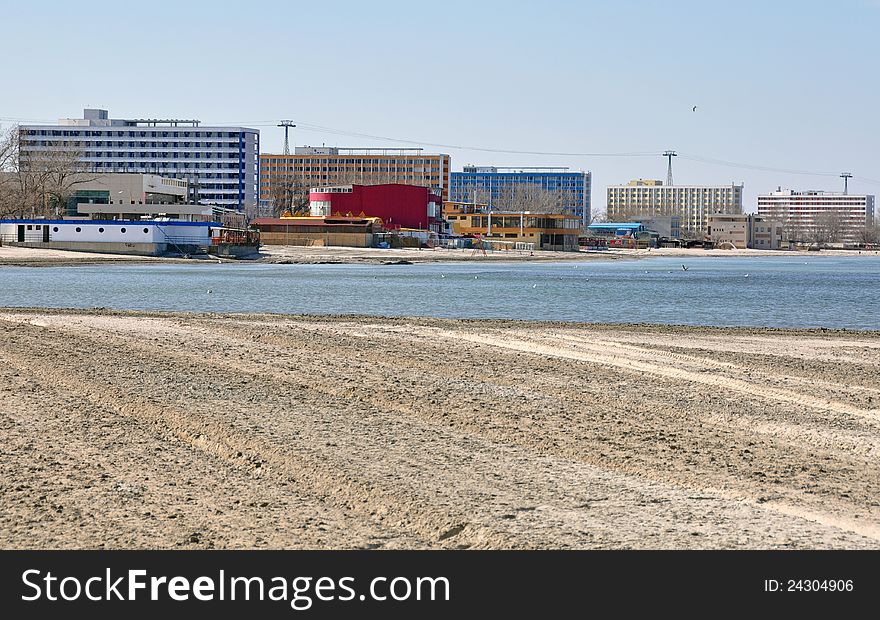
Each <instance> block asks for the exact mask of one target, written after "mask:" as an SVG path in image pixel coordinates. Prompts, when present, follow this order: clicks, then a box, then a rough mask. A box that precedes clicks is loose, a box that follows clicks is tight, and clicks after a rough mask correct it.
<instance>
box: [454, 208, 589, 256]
mask: <svg viewBox="0 0 880 620" xmlns="http://www.w3.org/2000/svg"><path fill="white" fill-rule="evenodd" d="M443 217H444V219H446V220H447V221H448V222H449V223H450V225H451V226H452V231H453V232H454V233H455V234H458V235H477V234H479V235H480V236H482V237H483V238H484V239H486V240H489V241H506V242H509V243H534V244H535V248H537V249H541V250H561V251H572V252H576V251H577V250H578V234H579V232H580V227H581V218H580V216H577V215H571V214H568V213H529V212H528V211H523V212H516V213H514V212H503V211H487V210H486V207H485V206H484V205H476V206H475V205H474V204H473V203H463V202H444V203H443Z"/></svg>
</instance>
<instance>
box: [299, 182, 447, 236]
mask: <svg viewBox="0 0 880 620" xmlns="http://www.w3.org/2000/svg"><path fill="white" fill-rule="evenodd" d="M440 205H441V200H440V196H437V195H436V194H434V193H432V192H431V190H429V189H428V188H426V187H418V186H416V185H402V184H399V183H389V184H385V185H336V186H333V187H317V188H314V189H312V191H311V192H309V206H310V209H311V213H312V215H313V216H315V215H323V216H331V215H332V216H354V217H378V218H379V219H381V220H382V225H383V227H384V228H385V229H389V230H395V229H398V228H418V229H429V230H439V222H438V221H437V220H439V219H440Z"/></svg>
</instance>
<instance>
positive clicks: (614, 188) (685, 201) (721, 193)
mask: <svg viewBox="0 0 880 620" xmlns="http://www.w3.org/2000/svg"><path fill="white" fill-rule="evenodd" d="M742 190H743V186H742V185H735V184H731V185H717V186H706V185H664V184H663V182H662V181H659V180H655V179H638V180H634V181H630V182H629V183H627V184H626V185H611V186H609V187H608V189H607V196H606V206H607V211H608V220H609V221H612V222H623V221H629V220H631V219H633V218H636V217H651V216H678V217H680V218H681V234H682V236H683V237H691V238H697V239H702V238H703V236H704V235H705V233H706V226H707V225H708V218H709V215H710V214H712V213H730V214H740V213H742Z"/></svg>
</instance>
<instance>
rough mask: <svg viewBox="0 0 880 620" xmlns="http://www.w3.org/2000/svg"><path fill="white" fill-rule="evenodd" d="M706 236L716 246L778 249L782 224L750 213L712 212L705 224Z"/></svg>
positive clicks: (780, 241) (780, 244) (780, 243)
mask: <svg viewBox="0 0 880 620" xmlns="http://www.w3.org/2000/svg"><path fill="white" fill-rule="evenodd" d="M706 238H707V239H709V240H710V241H713V242H714V243H715V245H716V247H730V246H732V247H734V248H737V249H739V248H754V249H758V250H778V249H779V248H780V247H781V246H782V224H781V223H780V222H774V221H767V220H765V219H764V218H762V217H759V216H757V215H754V214H752V213H742V214H733V213H731V214H727V213H712V214H711V215H709V219H708V224H707V226H706Z"/></svg>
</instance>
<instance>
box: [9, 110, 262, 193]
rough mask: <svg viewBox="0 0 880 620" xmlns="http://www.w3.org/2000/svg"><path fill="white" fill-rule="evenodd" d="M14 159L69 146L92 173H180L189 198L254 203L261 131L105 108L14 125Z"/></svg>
mask: <svg viewBox="0 0 880 620" xmlns="http://www.w3.org/2000/svg"><path fill="white" fill-rule="evenodd" d="M19 132H20V133H19V136H20V142H21V155H20V157H21V164H22V165H23V166H26V165H28V162H38V161H39V159H40V157H41V154H42V156H45V154H46V153H52V152H59V151H68V152H72V153H76V154H77V156H78V157H79V158H80V159H81V160H82V161H83V162H84V163H85V164H86V169H87V170H89V171H91V172H94V173H96V174H103V173H114V172H123V173H145V174H156V175H160V176H162V177H171V178H177V179H187V180H188V181H189V188H190V196H189V200H190V201H191V202H196V203H201V204H210V205H219V206H223V207H227V208H234V209H240V210H243V209H253V208H255V207H256V206H257V197H258V191H259V189H258V188H259V179H260V169H259V166H260V161H259V156H260V132H259V131H258V130H256V129H247V128H245V127H205V126H202V125H201V123H200V122H199V121H197V120H178V119H154V118H151V119H111V118H109V116H108V113H107V111H106V110H84V112H83V118H66V119H61V120H59V121H58V124H57V125H22V126H20V127H19Z"/></svg>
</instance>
